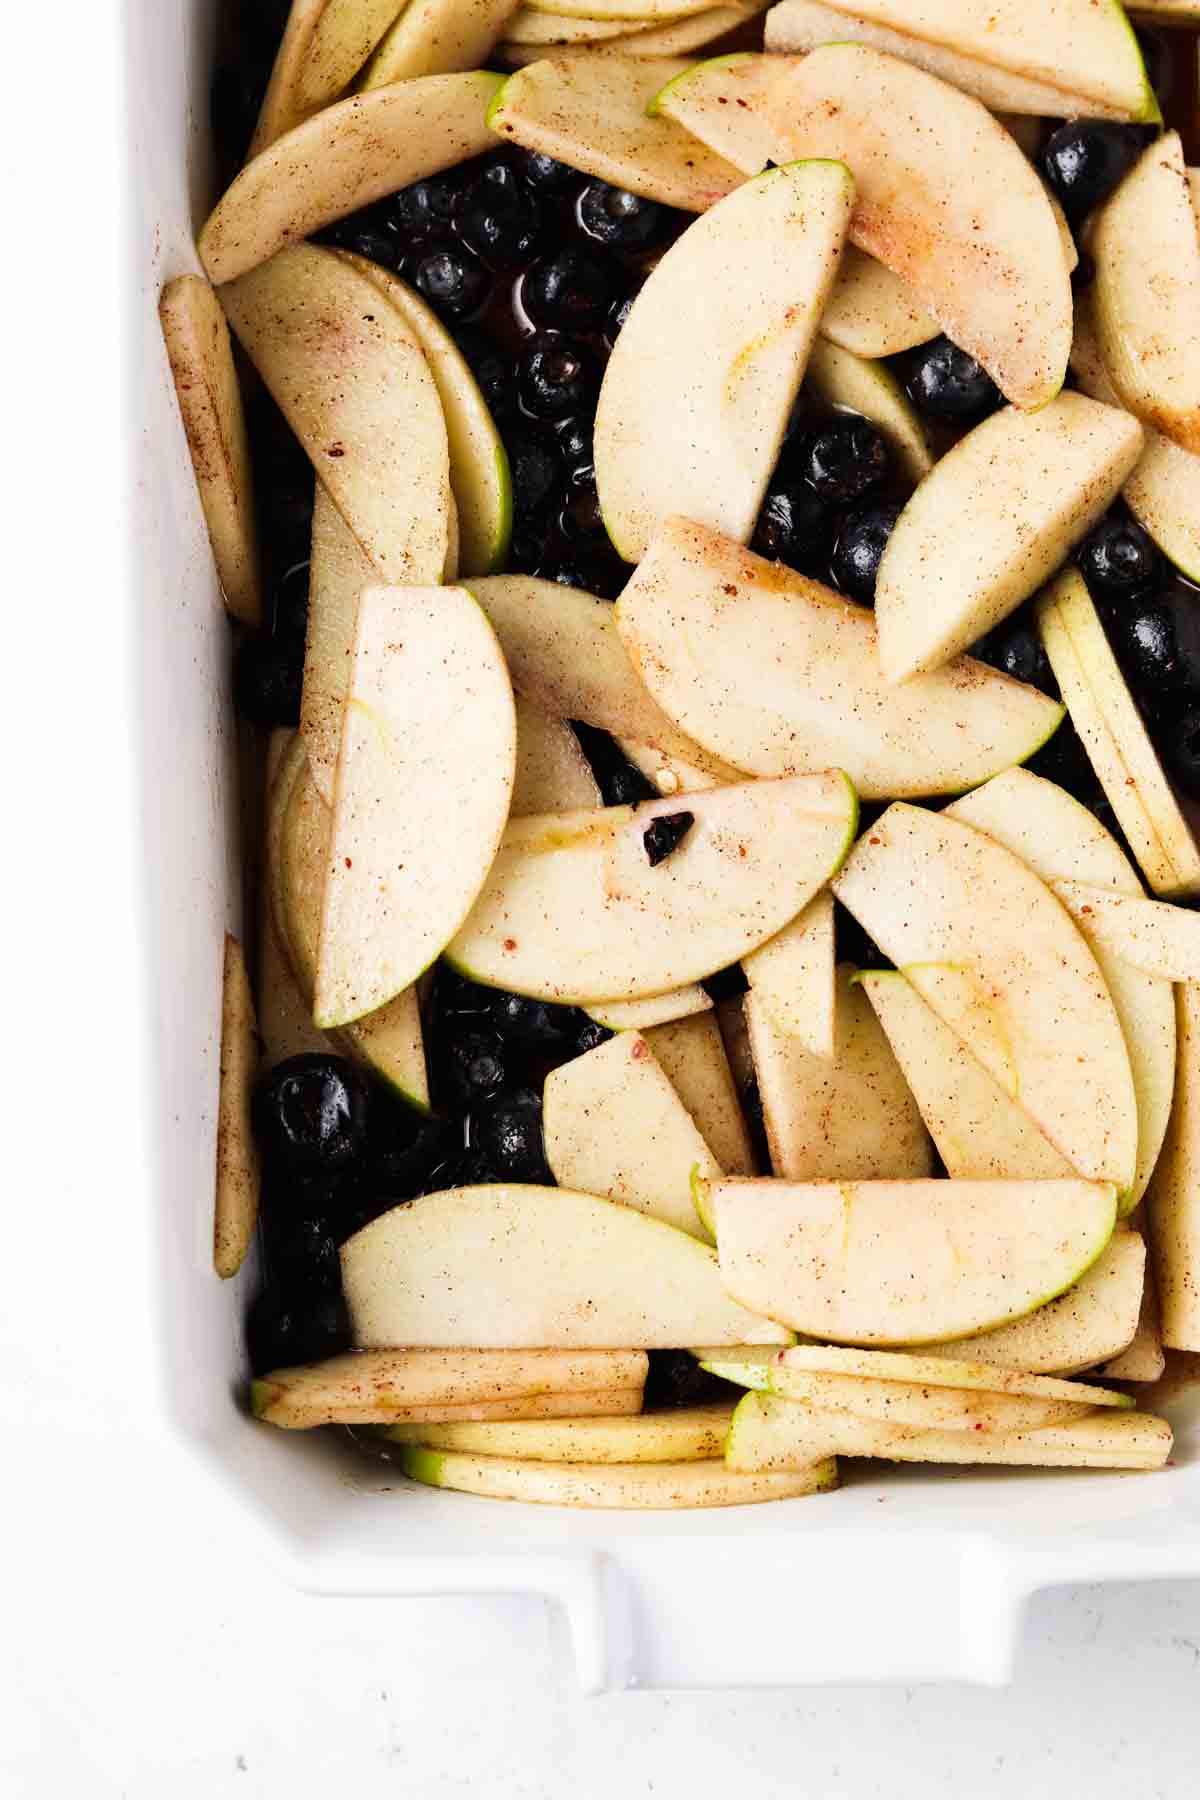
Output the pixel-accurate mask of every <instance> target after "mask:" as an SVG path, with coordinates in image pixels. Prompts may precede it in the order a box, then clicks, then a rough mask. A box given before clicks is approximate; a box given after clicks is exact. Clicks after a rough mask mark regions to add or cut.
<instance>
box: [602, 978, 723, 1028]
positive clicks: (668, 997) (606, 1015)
mask: <svg viewBox="0 0 1200 1800" xmlns="http://www.w3.org/2000/svg"><path fill="white" fill-rule="evenodd" d="M711 1008H712V1000H711V999H710V998H709V996H708V995H707V994H706V993H705V991H704V989H703V988H702V987H700V986H698V985H697V984H696V983H694V982H692V983H689V985H688V986H687V987H681V988H672V989H670V990H669V991H668V992H667V993H665V994H650V995H648V996H647V997H646V999H644V1000H593V1001H592V1003H591V1005H590V1006H587V1007H585V1008H584V1010H585V1012H586V1013H587V1015H588V1017H589V1019H595V1021H596V1023H597V1025H603V1026H605V1027H606V1028H607V1029H608V1030H609V1031H650V1030H652V1029H653V1028H654V1027H655V1026H657V1025H670V1024H672V1023H674V1022H676V1021H678V1020H680V1019H691V1018H694V1017H695V1016H696V1015H697V1014H699V1013H706V1012H709V1011H710V1010H711Z"/></svg>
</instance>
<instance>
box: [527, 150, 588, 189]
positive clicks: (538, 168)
mask: <svg viewBox="0 0 1200 1800" xmlns="http://www.w3.org/2000/svg"><path fill="white" fill-rule="evenodd" d="M515 162H516V169H517V173H518V174H519V175H520V177H521V179H522V181H527V182H528V183H529V185H530V187H531V188H536V189H537V191H538V193H539V194H565V193H567V192H569V190H570V189H571V188H573V187H574V186H575V184H576V182H577V181H578V180H579V171H578V170H577V169H573V168H572V167H571V165H570V164H569V163H563V162H558V161H556V159H555V158H554V157H553V156H545V155H544V154H543V153H542V152H541V151H540V150H520V151H518V152H517V155H516V159H515Z"/></svg>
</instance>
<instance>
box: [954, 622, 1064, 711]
mask: <svg viewBox="0 0 1200 1800" xmlns="http://www.w3.org/2000/svg"><path fill="white" fill-rule="evenodd" d="M972 654H973V655H975V656H978V657H979V659H980V661H981V662H986V663H989V664H990V665H991V667H992V668H993V669H999V670H1000V671H1001V673H1002V674H1004V675H1011V676H1012V678H1013V680H1014V681H1025V682H1028V683H1029V685H1030V686H1031V687H1036V688H1040V689H1041V691H1042V692H1043V693H1044V694H1050V695H1052V696H1054V695H1057V691H1058V690H1057V688H1056V686H1055V681H1054V672H1053V670H1052V669H1051V667H1050V661H1049V658H1048V657H1047V655H1046V652H1045V650H1044V649H1043V648H1042V640H1041V638H1040V637H1039V636H1038V633H1037V627H1036V626H1035V625H1034V623H1033V621H1032V619H1030V618H1029V616H1028V614H1027V613H1026V612H1025V611H1024V610H1022V611H1021V612H1020V613H1017V614H1014V615H1013V617H1012V618H1010V619H1006V620H1005V621H1004V623H1003V624H1001V625H997V627H996V629H995V630H994V631H990V632H989V633H988V635H987V637H985V638H984V639H983V641H982V642H981V643H980V644H977V645H976V646H975V649H974V651H973V652H972Z"/></svg>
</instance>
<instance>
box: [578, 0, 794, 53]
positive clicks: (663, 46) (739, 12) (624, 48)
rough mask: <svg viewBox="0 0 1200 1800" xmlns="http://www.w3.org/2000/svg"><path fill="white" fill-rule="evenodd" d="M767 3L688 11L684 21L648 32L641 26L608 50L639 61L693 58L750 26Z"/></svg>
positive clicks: (760, 0) (669, 22)
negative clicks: (643, 58) (695, 52)
mask: <svg viewBox="0 0 1200 1800" xmlns="http://www.w3.org/2000/svg"><path fill="white" fill-rule="evenodd" d="M764 3H765V0H753V3H752V4H750V5H746V6H710V7H706V8H705V9H704V10H703V11H698V12H689V13H687V14H685V15H684V17H683V18H679V19H664V20H662V22H661V23H660V24H657V25H654V26H652V27H651V28H650V29H649V30H647V28H646V26H645V25H644V24H642V25H639V26H638V28H637V29H636V30H635V31H633V32H631V33H630V34H629V36H628V37H623V38H615V39H614V40H613V42H612V43H611V44H610V45H609V46H607V48H609V49H611V50H612V51H614V52H615V53H617V54H618V55H622V56H633V57H639V58H640V57H656V58H659V59H665V58H667V57H669V56H676V57H682V56H690V55H691V53H692V52H693V51H694V50H703V49H704V47H705V45H706V44H711V43H713V42H714V40H715V39H716V38H721V37H724V36H725V34H726V32H729V31H736V30H737V29H738V27H739V26H740V25H746V24H748V23H749V21H750V20H751V19H753V18H754V17H755V15H756V14H757V13H760V12H761V11H762V10H763V4H764Z"/></svg>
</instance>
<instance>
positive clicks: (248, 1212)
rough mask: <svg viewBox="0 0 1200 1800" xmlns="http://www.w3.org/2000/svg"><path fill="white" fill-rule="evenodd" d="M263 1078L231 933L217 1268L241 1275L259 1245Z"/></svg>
mask: <svg viewBox="0 0 1200 1800" xmlns="http://www.w3.org/2000/svg"><path fill="white" fill-rule="evenodd" d="M257 1075H258V1025H257V1022H256V1020H255V1017H254V997H253V994H252V992H251V989H250V977H249V975H248V973H247V971H246V959H245V956H244V955H243V953H242V946H241V945H240V944H239V943H238V941H237V939H236V938H235V937H231V936H230V934H229V932H226V933H225V950H224V960H223V964H222V977H221V1065H220V1078H219V1087H218V1090H217V1174H216V1194H215V1203H214V1206H213V1267H214V1268H215V1269H216V1271H217V1274H218V1275H219V1276H220V1277H221V1279H222V1281H228V1279H229V1278H230V1276H232V1275H236V1274H237V1272H238V1270H239V1269H240V1268H241V1266H242V1264H243V1262H244V1261H245V1260H246V1255H247V1253H248V1251H249V1249H250V1246H251V1244H252V1243H253V1242H254V1232H255V1228H256V1226H257V1224H258V1199H259V1190H260V1188H261V1186H262V1170H261V1167H260V1164H259V1159H258V1150H257V1147H256V1145H255V1142H254V1131H253V1128H252V1126H251V1123H250V1100H251V1096H252V1094H253V1092H254V1083H255V1079H256V1077H257Z"/></svg>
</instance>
